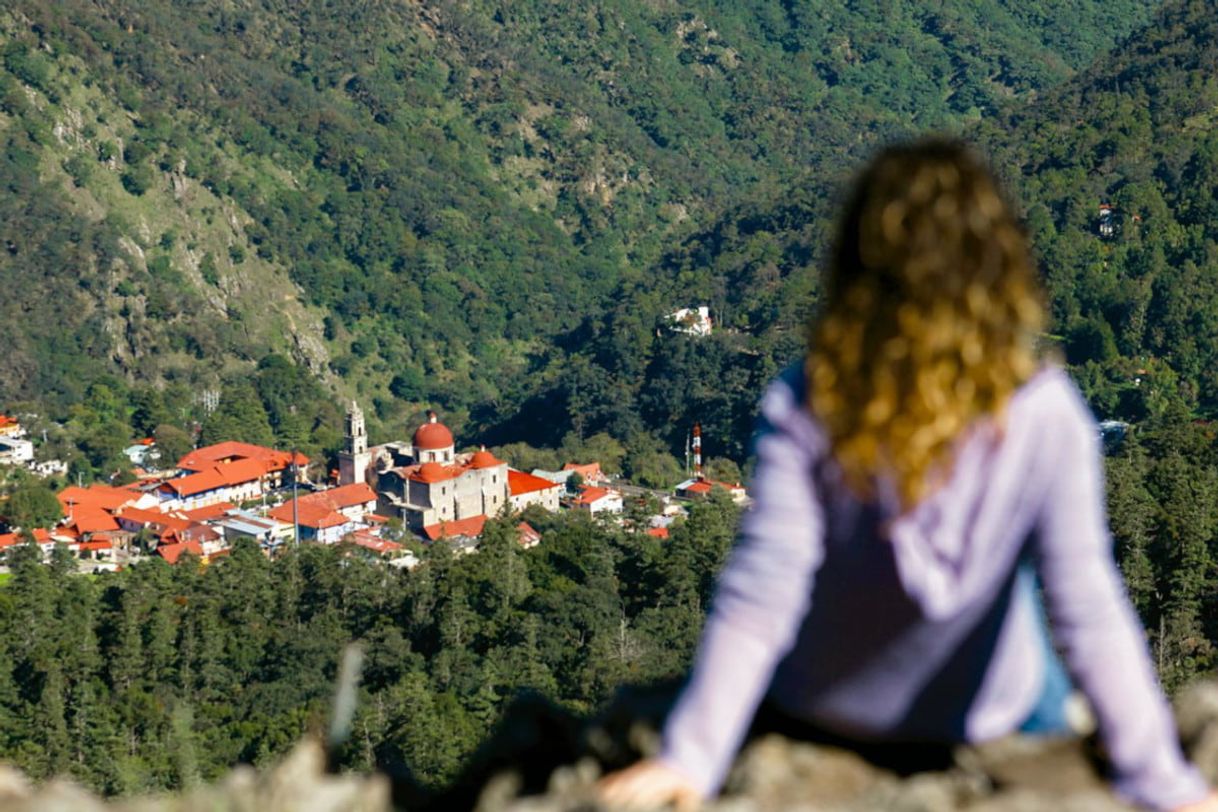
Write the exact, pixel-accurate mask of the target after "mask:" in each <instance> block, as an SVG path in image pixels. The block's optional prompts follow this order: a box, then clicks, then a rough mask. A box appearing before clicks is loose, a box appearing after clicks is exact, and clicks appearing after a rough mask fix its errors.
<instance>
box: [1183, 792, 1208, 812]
mask: <svg viewBox="0 0 1218 812" xmlns="http://www.w3.org/2000/svg"><path fill="white" fill-rule="evenodd" d="M1175 812H1218V792H1211V793H1210V794H1209V796H1208V797H1206V798H1203V799H1202V800H1200V801H1197V802H1196V803H1191V804H1185V805H1184V806H1178V807H1176V809H1175Z"/></svg>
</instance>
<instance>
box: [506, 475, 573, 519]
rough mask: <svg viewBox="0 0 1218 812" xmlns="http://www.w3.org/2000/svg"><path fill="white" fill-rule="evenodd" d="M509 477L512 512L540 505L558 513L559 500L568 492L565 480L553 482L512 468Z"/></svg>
mask: <svg viewBox="0 0 1218 812" xmlns="http://www.w3.org/2000/svg"><path fill="white" fill-rule="evenodd" d="M507 476H508V494H509V496H508V499H509V502H510V504H511V506H512V510H517V511H518V510H524V509H525V508H526V507H528V506H529V505H540V506H541V507H543V508H545V509H546V510H550V511H557V510H558V504H559V499H560V498H561V497H562V495H563V494H564V493H565V492H566V490H567V486H566V480H565V479H564V480H563V481H562V482H553V481H551V480H549V479H545V478H543V477H539V476H534V475H533V474H526V473H525V472H524V471H517V470H515V469H512V468H509V469H508V473H507ZM568 476H570V474H568Z"/></svg>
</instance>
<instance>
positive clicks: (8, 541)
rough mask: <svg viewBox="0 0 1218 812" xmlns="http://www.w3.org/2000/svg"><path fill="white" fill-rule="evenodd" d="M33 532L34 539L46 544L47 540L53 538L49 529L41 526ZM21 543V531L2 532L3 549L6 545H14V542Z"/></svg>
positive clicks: (0, 537) (0, 538)
mask: <svg viewBox="0 0 1218 812" xmlns="http://www.w3.org/2000/svg"><path fill="white" fill-rule="evenodd" d="M32 532H33V534H34V541H36V542H38V543H39V544H45V543H46V542H48V541H50V540H51V534H50V532H49V531H47V530H44V529H43V528H41V527H37V528H35V529H34V530H33V531H32ZM20 543H21V534H20V533H0V549H3V548H5V547H12V546H13V545H14V544H20Z"/></svg>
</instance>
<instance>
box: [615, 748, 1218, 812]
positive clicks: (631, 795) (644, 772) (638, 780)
mask: <svg viewBox="0 0 1218 812" xmlns="http://www.w3.org/2000/svg"><path fill="white" fill-rule="evenodd" d="M596 793H597V796H598V797H599V798H600V800H601V802H602V803H604V804H605V805H607V806H611V807H621V808H626V809H659V808H661V807H664V806H667V805H669V804H671V805H672V806H673V807H674V808H675V809H676V810H678V812H690V810H693V809H697V808H698V804H700V803H701V802H702V794H701V793H700V792H698V789H697V788H696V787H695V786H694V785H693V783H691V782H690V780H689V779H688V778H686V777H685V776H684V775H682V774H681V773H679V772H677V771H676V770H674V769H673V768H672V767H669V766H668V765H667V764H665V763H664V762H662V761H660V760H658V759H654V758H650V759H647V760H646V761H640V762H639V763H638V764H635V765H633V766H631V767H627V768H626V769H624V770H619V771H618V772H615V773H610V774H609V775H607V776H605V777H604V778H602V779H601V780H600V781H599V782H598V783H597V785H596ZM1189 812H1192V810H1189ZM1202 812H1210V810H1208V809H1205V810H1202Z"/></svg>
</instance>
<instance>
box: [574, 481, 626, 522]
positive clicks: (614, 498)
mask: <svg viewBox="0 0 1218 812" xmlns="http://www.w3.org/2000/svg"><path fill="white" fill-rule="evenodd" d="M571 506H572V507H573V508H575V509H576V510H584V511H587V512H588V513H589V514H590V515H592V516H595V515H596V514H598V513H621V512H622V507H623V505H622V495H621V494H620V493H618V492H617V491H611V490H609V489H608V488H597V487H595V486H593V485H584V486H582V487H580V490H579V495H578V496H577V497H576V498H575V501H574V502H572V504H571Z"/></svg>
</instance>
